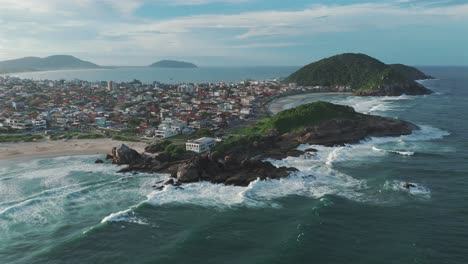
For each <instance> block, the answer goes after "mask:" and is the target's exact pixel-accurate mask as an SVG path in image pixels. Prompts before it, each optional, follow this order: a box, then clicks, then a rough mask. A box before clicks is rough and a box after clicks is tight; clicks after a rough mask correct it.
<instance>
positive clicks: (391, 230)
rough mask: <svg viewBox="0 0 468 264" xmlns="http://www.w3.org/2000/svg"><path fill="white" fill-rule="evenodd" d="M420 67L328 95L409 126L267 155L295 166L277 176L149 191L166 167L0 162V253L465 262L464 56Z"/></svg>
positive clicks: (101, 258) (52, 258) (30, 257)
mask: <svg viewBox="0 0 468 264" xmlns="http://www.w3.org/2000/svg"><path fill="white" fill-rule="evenodd" d="M423 69H424V70H425V71H426V72H428V73H429V74H431V75H434V76H436V77H438V78H440V79H438V80H431V81H425V85H426V86H428V87H429V88H431V89H433V90H434V91H436V93H435V94H433V95H429V96H400V97H395V98H391V97H388V98H385V97H384V98H373V97H366V98H358V97H348V96H336V97H326V100H330V101H333V102H336V103H342V104H347V105H351V106H354V107H355V108H356V109H357V110H358V111H360V112H365V113H370V114H378V115H385V116H390V117H397V118H401V119H405V120H409V121H412V122H414V123H416V124H418V125H420V126H421V130H420V131H417V132H415V133H414V134H413V135H410V136H403V137H399V138H379V139H369V140H367V141H365V142H362V143H361V144H357V145H353V146H345V147H335V148H327V147H320V146H314V147H317V148H318V150H319V152H318V156H317V158H316V159H311V160H302V159H299V158H287V159H285V160H281V161H272V162H273V163H274V164H275V165H277V166H281V165H288V166H295V167H297V168H298V169H299V170H300V172H298V173H296V174H294V175H291V176H290V177H289V178H288V179H283V180H280V181H266V182H254V183H253V184H251V185H250V186H249V187H246V188H244V187H227V186H223V185H212V184H208V183H195V184H187V185H185V186H184V190H176V189H175V188H172V187H167V188H166V189H165V190H163V191H161V192H154V191H153V190H152V189H151V185H152V184H153V183H154V182H156V181H158V180H160V179H164V178H166V177H167V176H165V175H147V174H139V175H132V174H125V175H121V174H117V173H115V172H116V171H117V170H118V168H117V167H114V166H112V165H110V164H102V165H101V164H97V165H96V164H94V163H93V162H94V160H95V158H96V156H80V157H63V158H54V159H42V160H29V161H27V160H23V161H3V162H2V164H1V165H2V166H1V168H0V263H434V264H439V263H467V259H468V250H467V249H468V236H467V232H468V207H467V206H468V202H467V201H468V136H467V131H468V121H467V120H468V119H467V117H466V113H467V106H468V68H437V67H431V68H423ZM311 100H315V99H310V98H308V99H307V97H306V96H305V97H304V100H302V101H300V102H296V103H294V104H291V105H289V107H293V106H294V105H297V104H300V103H306V102H309V101H311ZM301 147H302V148H307V147H308V146H301ZM403 181H409V182H412V183H415V184H417V185H418V187H417V188H415V189H413V190H411V191H407V190H405V189H403V188H401V187H400V186H401V182H403Z"/></svg>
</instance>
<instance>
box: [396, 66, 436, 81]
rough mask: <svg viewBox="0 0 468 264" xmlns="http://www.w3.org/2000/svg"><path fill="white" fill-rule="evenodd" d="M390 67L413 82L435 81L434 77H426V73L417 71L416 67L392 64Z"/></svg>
mask: <svg viewBox="0 0 468 264" xmlns="http://www.w3.org/2000/svg"><path fill="white" fill-rule="evenodd" d="M389 66H390V67H391V68H392V69H394V70H395V71H397V72H398V73H400V74H401V75H403V76H405V77H406V78H408V79H411V80H413V81H416V80H428V79H434V77H432V76H429V75H426V74H425V73H424V72H422V71H420V70H418V69H416V68H415V67H411V66H406V65H403V64H390V65H389Z"/></svg>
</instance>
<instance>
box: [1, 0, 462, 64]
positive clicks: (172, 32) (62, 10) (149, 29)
mask: <svg viewBox="0 0 468 264" xmlns="http://www.w3.org/2000/svg"><path fill="white" fill-rule="evenodd" d="M214 2H218V3H220V2H223V3H242V2H247V0H172V1H169V0H68V1H63V0H48V1H37V0H21V1H17V0H0V17H1V20H0V39H3V41H2V42H0V44H1V45H0V59H7V58H12V57H19V56H26V55H40V54H44V55H48V54H54V53H72V54H77V53H79V54H89V57H88V58H86V59H91V60H92V57H93V56H94V55H97V54H106V56H108V57H112V55H115V56H119V54H123V53H125V54H126V55H128V56H131V55H135V56H140V57H142V56H144V55H145V54H147V58H148V60H152V58H151V55H152V56H157V57H169V56H195V55H196V56H240V55H241V54H246V52H248V50H252V53H251V55H252V56H256V55H257V54H259V50H261V49H260V48H281V47H288V46H294V45H304V44H303V41H302V40H299V41H298V40H297V39H295V38H303V37H310V36H314V35H317V34H321V33H330V32H353V31H359V30H362V29H392V28H395V29H398V28H402V27H405V26H407V25H421V26H431V25H437V24H444V23H468V4H464V5H451V6H440V5H417V4H413V3H412V2H413V1H408V0H406V1H404V2H405V3H403V4H405V6H402V1H401V0H400V1H399V2H401V3H398V1H394V2H384V3H367V4H348V5H313V6H310V7H307V8H305V9H303V10H296V11H278V10H272V11H251V12H243V13H238V14H231V15H225V14H215V15H193V16H184V17H174V18H171V19H163V20H158V19H149V18H139V17H136V16H135V11H136V10H137V9H139V8H142V7H144V6H145V4H147V3H153V4H154V3H156V4H170V5H203V4H207V3H214ZM408 3H410V4H411V5H410V6H408V5H407V4H408ZM148 54H151V55H148ZM116 58H117V57H116ZM105 63H107V62H105Z"/></svg>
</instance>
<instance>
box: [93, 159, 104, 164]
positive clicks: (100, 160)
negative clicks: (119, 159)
mask: <svg viewBox="0 0 468 264" xmlns="http://www.w3.org/2000/svg"><path fill="white" fill-rule="evenodd" d="M94 163H96V164H102V163H104V161H103V160H102V159H97V160H96V161H95V162H94Z"/></svg>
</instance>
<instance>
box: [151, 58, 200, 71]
mask: <svg viewBox="0 0 468 264" xmlns="http://www.w3.org/2000/svg"><path fill="white" fill-rule="evenodd" d="M149 67H151V68H181V69H186V68H198V66H197V65H195V64H193V63H190V62H184V61H175V60H161V61H158V62H155V63H153V64H151V65H150V66H149Z"/></svg>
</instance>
